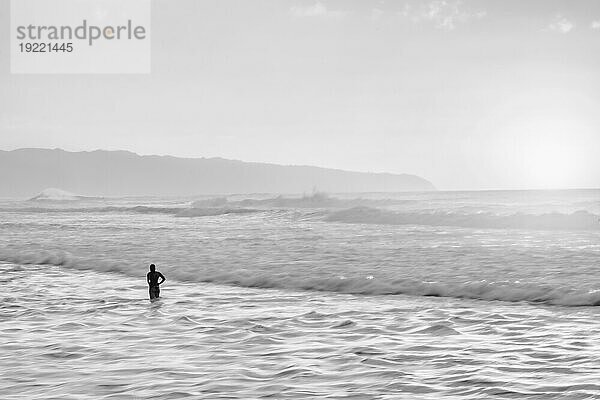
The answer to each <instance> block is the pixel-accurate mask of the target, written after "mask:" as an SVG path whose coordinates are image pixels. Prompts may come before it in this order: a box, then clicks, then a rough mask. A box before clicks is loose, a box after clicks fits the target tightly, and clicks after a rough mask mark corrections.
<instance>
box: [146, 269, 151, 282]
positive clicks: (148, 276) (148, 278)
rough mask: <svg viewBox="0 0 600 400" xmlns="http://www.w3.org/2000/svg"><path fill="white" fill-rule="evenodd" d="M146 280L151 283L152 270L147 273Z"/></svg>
mask: <svg viewBox="0 0 600 400" xmlns="http://www.w3.org/2000/svg"><path fill="white" fill-rule="evenodd" d="M146 282H148V285H149V284H150V272H148V273H147V274H146Z"/></svg>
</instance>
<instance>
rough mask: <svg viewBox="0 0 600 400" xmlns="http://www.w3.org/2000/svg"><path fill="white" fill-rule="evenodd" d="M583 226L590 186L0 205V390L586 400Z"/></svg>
mask: <svg viewBox="0 0 600 400" xmlns="http://www.w3.org/2000/svg"><path fill="white" fill-rule="evenodd" d="M599 218H600V191H597V190H582V191H522V192H518V191H516V192H502V191H494V192H434V193H410V194H409V193H406V194H402V193H372V194H344V195H330V196H326V195H321V194H316V195H313V196H304V197H298V196H279V197H275V196H270V195H252V196H250V195H247V196H242V195H239V196H229V197H227V198H122V199H87V200H86V199H80V200H75V201H51V200H47V201H22V200H3V201H0V240H1V243H0V282H1V283H2V286H1V287H2V293H1V294H0V298H1V299H2V301H1V303H0V381H1V382H2V385H0V398H3V399H13V398H14V399H17V398H19V399H20V398H27V399H48V398H56V399H69V398H71V399H86V398H90V399H91V398H94V399H95V398H107V399H111V398H112V399H120V398H143V399H147V398H186V397H187V398H207V399H216V398H240V399H252V398H263V397H270V398H296V399H303V398H325V397H327V398H357V399H371V398H372V399H404V398H405V399H439V398H470V399H474V398H481V399H488V398H529V397H531V398H543V399H549V398H565V399H587V398H598V397H600V383H598V382H600V367H599V366H598V360H599V359H600V312H599V311H598V310H599V309H600V308H599V307H597V306H598V305H600V271H599V270H598V267H599V262H600V221H599ZM150 263H155V264H156V265H157V269H158V270H159V271H161V272H162V273H163V274H164V275H165V276H166V277H167V282H165V284H164V285H163V286H162V289H161V296H162V297H161V299H160V300H159V301H156V302H150V301H149V300H148V298H147V297H148V289H147V285H146V282H145V274H146V272H147V269H148V265H149V264H150Z"/></svg>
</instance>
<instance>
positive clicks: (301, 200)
mask: <svg viewBox="0 0 600 400" xmlns="http://www.w3.org/2000/svg"><path fill="white" fill-rule="evenodd" d="M416 202H417V200H414V199H363V198H352V199H341V198H337V197H332V196H329V195H328V194H326V193H321V192H317V193H313V194H312V195H305V196H302V197H284V196H277V197H270V198H267V199H251V198H248V199H242V200H229V199H227V198H226V197H215V198H210V199H203V200H197V201H194V202H193V203H192V207H199V208H203V207H236V208H237V207H259V208H276V209H282V208H348V207H356V206H361V205H370V206H382V205H392V204H394V205H400V204H414V203H416Z"/></svg>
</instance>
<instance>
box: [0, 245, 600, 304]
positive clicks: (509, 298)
mask: <svg viewBox="0 0 600 400" xmlns="http://www.w3.org/2000/svg"><path fill="white" fill-rule="evenodd" d="M0 261H1V262H8V263H14V264H25V265H28V264H29V265H32V264H35V265H55V266H63V267H66V268H71V269H78V270H93V271H98V272H112V273H122V274H125V275H130V276H137V275H138V274H139V266H132V265H128V264H126V263H123V262H120V261H111V260H97V259H93V260H92V259H86V258H82V257H77V256H74V255H72V254H70V253H68V252H63V251H43V250H39V251H28V252H19V251H10V250H0ZM163 272H165V273H167V274H168V276H169V277H170V278H172V279H175V280H178V281H181V282H212V283H218V284H226V285H234V286H241V287H251V288H271V289H290V290H307V291H321V292H334V293H345V294H357V295H412V296H430V297H449V298H458V299H473V300H486V301H492V300H497V301H505V302H530V303H541V304H550V305H560V306H598V305H600V290H597V291H588V290H581V289H567V288H564V287H552V286H549V285H539V284H534V283H518V282H510V281H503V282H488V281H470V282H427V281H420V280H416V279H404V278H402V279H377V278H375V277H372V276H366V277H361V278H356V277H353V278H345V277H338V276H331V277H319V278H313V277H303V278H298V277H296V276H294V277H291V276H284V275H281V274H279V275H265V274H256V273H253V272H251V271H248V270H238V271H231V272H212V273H210V272H206V271H202V273H198V271H191V270H190V269H189V268H187V269H186V268H180V267H177V268H172V269H168V270H164V271H163Z"/></svg>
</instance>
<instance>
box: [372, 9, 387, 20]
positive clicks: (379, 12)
mask: <svg viewBox="0 0 600 400" xmlns="http://www.w3.org/2000/svg"><path fill="white" fill-rule="evenodd" d="M383 14H384V12H383V10H382V9H380V8H374V9H372V10H371V19H372V20H378V19H380V18H381V17H382V16H383Z"/></svg>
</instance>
